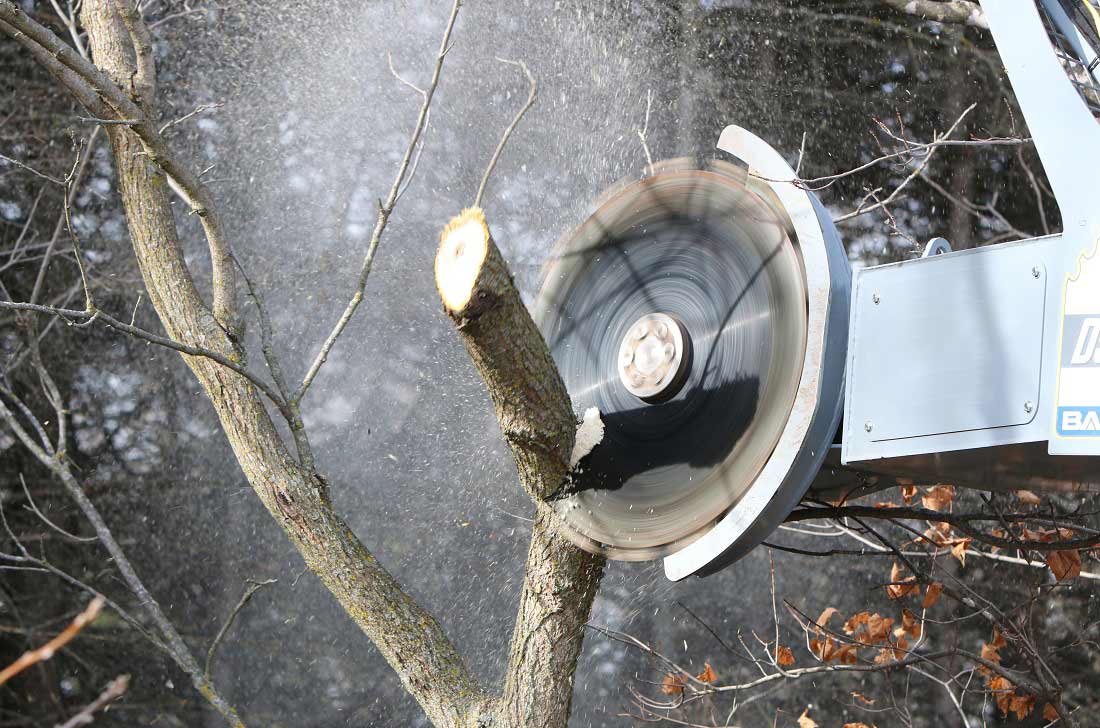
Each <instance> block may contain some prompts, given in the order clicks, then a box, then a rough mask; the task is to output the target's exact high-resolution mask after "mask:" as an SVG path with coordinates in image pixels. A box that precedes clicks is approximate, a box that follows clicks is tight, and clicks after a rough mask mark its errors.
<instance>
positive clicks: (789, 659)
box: [775, 647, 794, 667]
mask: <svg viewBox="0 0 1100 728" xmlns="http://www.w3.org/2000/svg"><path fill="white" fill-rule="evenodd" d="M775 662H776V664H777V665H779V666H780V667H790V666H791V665H793V664H794V653H793V652H791V648H790V647H780V648H779V649H777V650H776V651H775Z"/></svg>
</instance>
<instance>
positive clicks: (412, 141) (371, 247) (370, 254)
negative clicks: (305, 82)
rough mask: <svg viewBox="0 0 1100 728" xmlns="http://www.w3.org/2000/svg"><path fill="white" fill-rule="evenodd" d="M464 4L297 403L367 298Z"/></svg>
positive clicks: (454, 10) (450, 22)
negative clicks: (350, 285) (351, 287)
mask: <svg viewBox="0 0 1100 728" xmlns="http://www.w3.org/2000/svg"><path fill="white" fill-rule="evenodd" d="M461 4H462V3H461V1H460V0H454V3H453V5H452V6H451V14H450V17H449V18H448V19H447V25H446V26H445V28H444V30H443V38H442V40H440V43H439V52H438V53H437V54H436V57H435V67H434V69H433V70H432V79H431V81H430V82H429V83H428V88H427V90H426V92H425V94H424V101H423V103H421V104H420V113H419V115H418V116H417V118H416V124H415V126H413V130H412V134H411V135H410V136H409V143H408V145H407V146H406V147H405V154H404V156H403V157H402V158H401V163H400V164H398V166H397V174H396V175H395V176H394V179H393V184H392V185H391V186H390V192H389V195H388V196H387V197H386V201H385V202H380V203H379V206H378V219H377V220H376V221H375V223H374V231H373V232H372V233H371V238H370V243H369V244H368V245H367V253H366V255H365V256H364V258H363V266H362V268H361V269H360V271H359V280H358V281H357V282H356V286H355V291H354V292H353V293H352V296H351V300H349V301H348V304H347V306H346V307H345V308H344V312H343V314H341V315H340V318H339V320H337V322H336V325H335V326H334V327H333V328H332V331H331V332H330V333H329V335H328V336H327V337H326V338H325V341H324V342H323V343H322V344H321V350H320V352H318V354H317V357H316V358H315V359H314V360H313V363H312V364H310V367H309V369H308V370H307V371H306V375H305V376H304V377H303V378H302V383H301V384H300V385H298V389H297V390H296V391H295V392H294V394H293V395H292V396H291V398H290V401H291V402H294V403H295V404H297V403H298V402H301V400H302V397H304V396H305V394H306V392H307V391H308V390H309V387H310V385H311V384H313V381H314V380H315V379H316V378H317V374H318V372H320V371H321V367H322V366H324V363H325V362H326V361H328V357H329V354H330V353H331V352H332V348H333V347H334V346H335V345H336V341H337V340H338V339H339V338H340V335H341V334H342V333H343V332H344V329H345V328H347V325H348V323H349V322H350V321H351V318H352V316H354V315H355V310H356V309H357V308H359V304H360V303H362V301H363V291H364V289H365V288H366V287H367V279H368V278H369V277H370V272H371V268H372V267H373V265H374V256H375V253H376V252H377V251H378V245H379V243H380V242H381V241H382V233H384V232H385V231H386V225H387V224H388V223H389V220H390V215H391V214H393V208H394V205H395V204H396V203H397V198H398V195H399V193H400V191H401V182H402V180H404V179H405V174H406V172H407V171H408V169H409V163H410V161H411V160H412V155H413V152H414V150H415V149H416V146H417V142H418V141H419V139H420V135H421V133H423V131H424V126H425V124H426V122H427V118H428V110H429V108H430V107H431V104H432V98H433V97H434V96H435V90H436V87H438V86H439V78H440V75H441V74H442V71H443V60H444V59H445V58H446V57H447V52H448V51H449V50H450V40H451V32H452V31H453V30H454V27H455V20H456V18H457V17H458V9H459V7H461Z"/></svg>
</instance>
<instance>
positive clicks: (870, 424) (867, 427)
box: [863, 420, 875, 432]
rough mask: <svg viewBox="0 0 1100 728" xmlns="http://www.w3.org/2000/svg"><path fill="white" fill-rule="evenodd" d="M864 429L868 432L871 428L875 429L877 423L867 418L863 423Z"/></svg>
mask: <svg viewBox="0 0 1100 728" xmlns="http://www.w3.org/2000/svg"><path fill="white" fill-rule="evenodd" d="M863 429H864V430H866V431H867V432H870V431H871V430H873V429H875V423H873V422H871V420H867V421H866V422H864V423H863Z"/></svg>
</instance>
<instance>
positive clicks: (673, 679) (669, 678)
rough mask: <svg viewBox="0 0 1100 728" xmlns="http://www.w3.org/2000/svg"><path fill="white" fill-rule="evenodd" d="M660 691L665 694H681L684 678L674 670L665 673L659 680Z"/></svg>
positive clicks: (682, 692)
mask: <svg viewBox="0 0 1100 728" xmlns="http://www.w3.org/2000/svg"><path fill="white" fill-rule="evenodd" d="M661 692H662V693H664V694H665V695H683V694H684V678H683V676H682V675H677V674H676V673H674V672H670V673H667V674H666V675H665V676H664V678H663V679H662V680H661Z"/></svg>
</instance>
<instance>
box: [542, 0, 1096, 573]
mask: <svg viewBox="0 0 1100 728" xmlns="http://www.w3.org/2000/svg"><path fill="white" fill-rule="evenodd" d="M1088 2H1091V0H1038V2H1037V3H1032V2H1020V0H984V2H983V3H982V7H983V9H984V10H985V13H986V15H987V17H988V19H989V23H990V27H991V29H992V33H993V37H994V40H995V41H996V43H997V47H998V49H999V50H1000V53H1001V56H1002V58H1003V60H1004V62H1005V65H1006V68H1007V71H1008V75H1009V78H1010V80H1011V81H1012V85H1013V88H1014V90H1015V92H1016V95H1017V98H1018V100H1019V103H1020V106H1021V108H1022V109H1023V112H1024V116H1025V118H1026V120H1027V123H1028V127H1029V129H1030V131H1031V134H1032V136H1033V138H1034V141H1035V145H1036V148H1037V150H1038V152H1039V156H1040V158H1041V160H1042V162H1043V167H1044V169H1045V171H1046V173H1047V177H1048V179H1049V180H1050V183H1051V187H1052V189H1053V190H1054V193H1055V196H1056V198H1057V201H1058V204H1059V208H1060V210H1061V213H1062V218H1063V220H1064V221H1065V222H1064V227H1065V230H1064V231H1063V232H1062V233H1061V234H1059V235H1052V236H1047V237H1043V238H1037V239H1033V240H1023V241H1017V242H1013V243H1005V244H1001V245H992V246H987V247H983V248H979V249H975V250H968V251H960V252H957V253H952V252H951V249H950V244H949V243H948V242H947V241H945V240H943V239H941V238H937V239H935V240H934V241H932V242H931V243H930V244H929V246H928V249H927V250H926V252H925V256H924V257H923V258H920V259H916V260H912V261H906V262H903V263H898V264H891V265H884V266H879V267H876V268H867V269H863V270H861V271H859V272H858V273H857V274H856V275H855V277H854V280H853V276H852V274H851V272H850V267H849V263H848V259H847V255H846V254H845V251H844V246H843V244H842V243H841V240H840V237H839V236H838V234H837V231H836V228H835V227H834V225H833V222H832V218H831V216H830V214H829V213H828V211H826V209H825V208H824V207H823V206H822V204H821V203H820V202H819V201H818V199H817V197H816V196H815V195H814V194H813V192H811V191H809V190H807V189H805V188H804V186H801V185H798V184H795V183H793V182H792V181H793V180H795V179H796V174H795V172H794V170H793V169H791V167H790V166H789V165H788V164H787V162H786V161H785V160H784V158H783V157H782V155H780V154H779V152H777V151H776V150H775V149H773V148H772V147H770V146H769V145H768V144H767V143H766V142H764V141H763V140H761V139H760V138H758V137H756V136H755V135H753V134H752V133H750V132H749V131H746V130H745V129H742V128H740V127H736V126H730V127H727V128H726V129H725V130H724V131H723V132H722V134H721V136H720V137H719V139H718V144H717V147H718V149H719V150H721V151H722V152H724V153H725V154H726V157H725V158H724V160H723V161H709V162H702V163H700V162H694V161H692V160H683V159H679V160H670V161H666V162H662V163H659V164H657V165H653V166H652V167H651V169H650V170H649V174H648V176H647V177H645V178H644V179H642V180H640V181H637V182H634V183H631V184H624V185H620V186H617V187H615V188H612V189H611V190H609V191H608V192H606V193H605V194H604V195H603V197H602V198H601V200H600V201H599V203H598V204H597V208H596V211H595V212H594V213H593V214H592V215H591V216H590V217H589V218H588V219H587V220H586V221H585V222H584V223H583V224H582V225H580V227H578V228H577V229H576V230H575V231H573V232H572V233H571V234H570V235H568V236H567V237H566V238H565V239H563V240H562V241H561V242H560V243H559V244H558V246H557V248H556V249H555V252H554V255H553V258H552V260H551V261H550V263H549V264H548V266H547V270H546V274H545V279H544V284H543V288H542V290H541V292H540V294H539V297H538V300H537V302H536V304H535V319H536V321H537V322H538V324H539V327H540V329H541V330H542V332H543V335H544V337H545V338H546V340H547V343H548V344H549V346H550V350H551V352H552V354H553V356H554V359H555V361H556V362H557V365H558V368H559V369H560V371H561V374H562V378H563V379H564V381H565V384H566V387H567V388H568V390H569V393H570V396H571V397H572V399H573V404H574V406H575V407H576V408H578V409H579V410H580V411H584V410H586V409H588V408H589V407H596V408H598V409H599V411H600V414H601V417H602V419H603V422H604V427H605V435H604V439H603V441H602V442H601V443H600V444H599V445H598V446H597V447H596V448H595V449H594V450H593V451H592V453H591V454H590V455H589V456H588V457H586V458H585V459H584V460H582V461H581V463H580V466H579V468H578V470H577V471H576V472H575V473H574V476H573V481H572V482H571V484H570V488H569V490H568V492H567V494H566V495H565V496H564V497H562V498H560V499H559V500H557V501H556V503H555V506H556V509H557V512H558V515H559V516H560V518H561V521H562V523H563V525H564V527H565V530H566V532H567V533H568V535H569V536H570V538H572V539H573V540H574V541H575V542H576V543H577V544H578V545H580V546H582V547H583V548H585V549H588V550H590V551H594V552H598V553H603V554H606V555H607V556H609V557H610V558H614V559H623V560H644V559H654V558H662V557H663V558H664V563H665V572H666V574H667V575H668V577H669V578H670V579H674V580H676V579H682V578H684V577H686V576H689V575H692V574H696V575H705V574H709V573H713V572H714V571H717V570H718V569H720V568H722V567H723V566H726V565H728V564H730V563H732V562H733V561H734V560H736V559H738V558H740V557H741V556H743V555H744V554H745V553H747V552H748V551H749V550H750V549H752V548H753V547H755V546H756V545H758V544H759V543H760V542H761V541H763V540H764V539H765V538H766V537H767V536H768V534H770V533H771V532H772V531H773V530H774V529H775V528H776V527H777V526H778V525H779V524H780V523H781V522H782V521H783V519H784V518H785V517H786V516H787V514H788V513H790V511H791V510H792V509H793V508H794V507H795V506H796V505H797V504H798V502H799V501H800V500H801V499H802V497H803V496H804V495H805V493H806V491H807V489H809V488H811V487H813V488H815V489H817V490H821V491H822V492H823V493H845V492H851V491H853V490H854V489H856V488H864V489H866V488H868V487H870V488H871V489H874V488H881V487H887V486H889V485H891V484H892V483H894V482H896V481H895V480H894V479H896V478H903V477H904V478H926V479H933V480H941V479H950V480H951V481H952V482H956V483H958V484H959V485H963V486H968V487H976V488H987V489H1015V488H1027V489H1032V490H1042V489H1057V490H1073V489H1078V490H1082V489H1088V490H1094V489H1100V460H1097V459H1095V457H1089V456H1096V455H1098V454H1100V260H1098V259H1097V257H1095V254H1096V248H1097V240H1098V238H1100V212H1098V211H1097V205H1096V202H1095V192H1094V189H1093V186H1092V183H1093V182H1094V180H1095V178H1096V170H1097V169H1100V127H1098V125H1097V118H1100V61H1098V60H1097V49H1098V48H1100V38H1098V35H1097V31H1098V28H1100V12H1097V13H1093V12H1090V11H1092V10H1093V7H1091V6H1089V5H1085V4H1083V3H1088ZM1094 15H1095V17H1094ZM1094 21H1096V22H1094ZM897 361H905V362H906V371H907V374H906V375H905V376H906V380H905V382H904V384H903V383H901V382H899V381H898V379H897V374H896V373H895V369H896V366H895V365H894V363H895V362H897ZM914 373H915V374H914ZM842 413H843V415H844V418H843V419H844V427H843V432H842V435H841V436H839V437H838V430H839V429H840V423H841V416H842ZM1044 442H1046V443H1048V445H1047V446H1044V445H1043V444H1042V443H1044Z"/></svg>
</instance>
